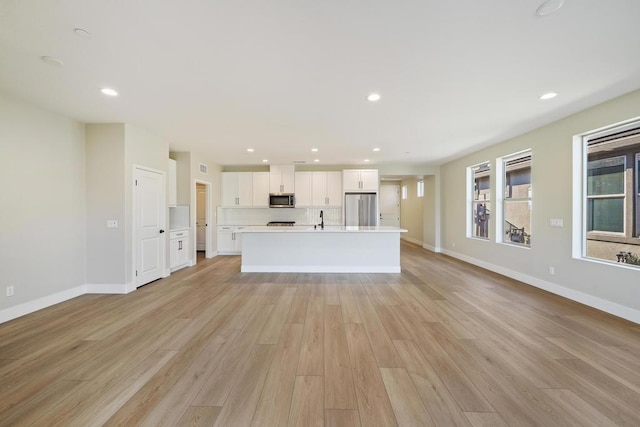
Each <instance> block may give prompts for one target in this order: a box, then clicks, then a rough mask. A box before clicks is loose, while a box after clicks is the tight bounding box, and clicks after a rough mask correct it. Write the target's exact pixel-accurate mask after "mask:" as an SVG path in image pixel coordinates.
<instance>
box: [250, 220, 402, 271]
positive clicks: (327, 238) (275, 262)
mask: <svg viewBox="0 0 640 427" xmlns="http://www.w3.org/2000/svg"><path fill="white" fill-rule="evenodd" d="M406 231H407V230H404V229H401V228H398V227H382V226H374V227H359V226H348V227H347V226H325V227H324V229H321V228H320V227H319V226H318V227H316V228H314V227H313V226H310V227H309V226H296V227H263V226H253V227H245V228H244V229H242V267H241V271H242V272H263V273H275V272H278V273H400V233H405V232H406Z"/></svg>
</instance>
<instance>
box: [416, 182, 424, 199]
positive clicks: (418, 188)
mask: <svg viewBox="0 0 640 427" xmlns="http://www.w3.org/2000/svg"><path fill="white" fill-rule="evenodd" d="M416 196H417V197H424V181H418V183H417V184H416Z"/></svg>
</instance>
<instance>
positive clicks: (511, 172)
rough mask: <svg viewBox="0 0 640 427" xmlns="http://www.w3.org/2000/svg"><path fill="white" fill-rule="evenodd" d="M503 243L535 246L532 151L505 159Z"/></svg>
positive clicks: (503, 167) (503, 162)
mask: <svg viewBox="0 0 640 427" xmlns="http://www.w3.org/2000/svg"><path fill="white" fill-rule="evenodd" d="M502 169H503V171H504V175H503V176H502V187H503V194H504V199H503V205H502V208H503V211H502V218H503V219H504V225H503V227H504V229H503V231H504V233H503V236H502V238H503V242H507V243H515V244H519V245H524V246H530V245H531V151H526V152H523V153H519V154H516V155H513V156H509V157H504V158H503V159H502Z"/></svg>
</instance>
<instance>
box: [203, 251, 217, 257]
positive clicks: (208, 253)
mask: <svg viewBox="0 0 640 427" xmlns="http://www.w3.org/2000/svg"><path fill="white" fill-rule="evenodd" d="M216 256H218V251H209V252H207V253H206V254H205V256H204V257H205V258H213V257H216Z"/></svg>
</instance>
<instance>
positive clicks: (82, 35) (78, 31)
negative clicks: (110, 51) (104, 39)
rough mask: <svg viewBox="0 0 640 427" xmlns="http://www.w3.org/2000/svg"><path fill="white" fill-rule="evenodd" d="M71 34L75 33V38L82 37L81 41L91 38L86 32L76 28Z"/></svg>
mask: <svg viewBox="0 0 640 427" xmlns="http://www.w3.org/2000/svg"><path fill="white" fill-rule="evenodd" d="M73 32H74V33H76V36H78V37H82V38H83V39H89V38H91V33H90V32H89V31H87V30H83V29H82V28H76V29H74V30H73Z"/></svg>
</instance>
